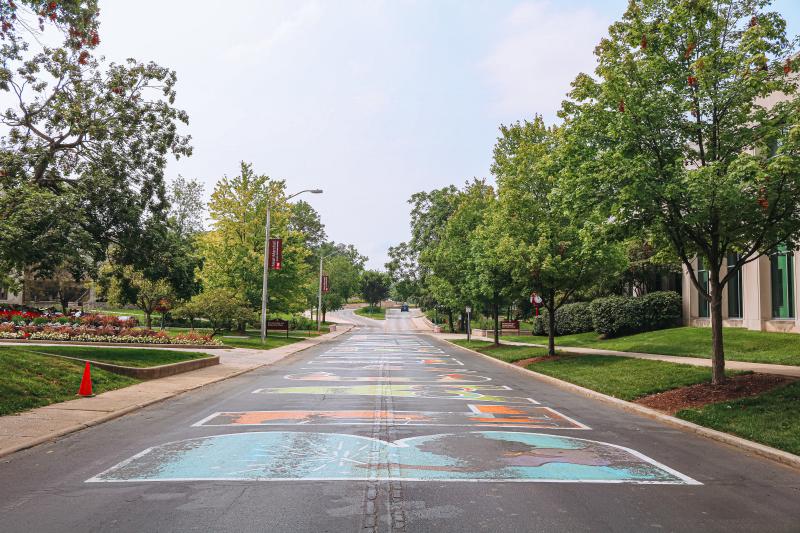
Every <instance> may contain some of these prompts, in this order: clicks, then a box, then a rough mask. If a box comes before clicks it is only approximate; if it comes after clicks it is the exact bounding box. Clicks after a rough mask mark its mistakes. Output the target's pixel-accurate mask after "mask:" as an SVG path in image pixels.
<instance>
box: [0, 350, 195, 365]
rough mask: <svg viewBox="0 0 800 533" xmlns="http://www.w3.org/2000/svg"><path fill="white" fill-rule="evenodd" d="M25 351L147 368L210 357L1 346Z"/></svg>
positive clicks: (149, 351)
mask: <svg viewBox="0 0 800 533" xmlns="http://www.w3.org/2000/svg"><path fill="white" fill-rule="evenodd" d="M9 349H13V350H18V351H23V352H25V353H28V354H36V355H64V356H67V357H76V358H79V359H89V360H92V361H99V362H101V363H111V364H112V365H121V366H134V367H138V368H146V367H150V366H159V365H168V364H171V363H180V362H182V361H189V360H192V359H200V358H203V357H210V356H209V354H206V353H200V352H183V351H173V350H149V349H145V348H114V347H112V348H107V347H105V346H97V347H94V346H26V347H24V348H22V347H20V348H16V347H15V348H4V347H3V348H0V351H6V350H9Z"/></svg>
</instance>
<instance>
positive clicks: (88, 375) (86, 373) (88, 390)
mask: <svg viewBox="0 0 800 533" xmlns="http://www.w3.org/2000/svg"><path fill="white" fill-rule="evenodd" d="M78 396H94V394H92V369H91V366H89V361H86V366H85V367H83V378H81V388H80V389H78Z"/></svg>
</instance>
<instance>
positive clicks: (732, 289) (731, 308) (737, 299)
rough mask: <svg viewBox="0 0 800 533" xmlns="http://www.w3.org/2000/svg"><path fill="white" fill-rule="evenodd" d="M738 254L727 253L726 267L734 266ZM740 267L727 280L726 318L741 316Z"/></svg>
mask: <svg viewBox="0 0 800 533" xmlns="http://www.w3.org/2000/svg"><path fill="white" fill-rule="evenodd" d="M738 260H739V254H728V269H729V270H730V269H733V268H734V267H735V266H736V261H738ZM742 310H743V306H742V269H739V271H738V272H736V274H735V275H734V276H733V277H732V278H731V279H729V280H728V318H742V316H743V315H742Z"/></svg>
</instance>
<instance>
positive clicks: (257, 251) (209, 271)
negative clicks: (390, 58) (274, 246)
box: [199, 162, 314, 312]
mask: <svg viewBox="0 0 800 533" xmlns="http://www.w3.org/2000/svg"><path fill="white" fill-rule="evenodd" d="M284 189H285V183H284V182H283V181H276V180H270V178H269V177H268V176H265V175H258V174H256V173H255V172H254V171H253V168H252V165H249V164H247V163H244V162H242V163H241V167H240V173H239V175H237V176H235V177H233V178H228V177H227V176H226V177H223V178H222V179H221V180H220V181H219V182H217V185H216V187H215V188H214V192H213V193H212V195H211V201H210V202H209V204H208V208H209V215H210V217H211V221H212V223H211V230H210V231H208V232H206V233H205V234H203V235H202V236H201V237H200V238H199V247H200V250H201V252H202V255H203V257H204V258H205V261H204V264H203V268H202V270H201V272H200V278H201V280H202V282H203V284H204V286H205V287H207V288H228V289H231V290H233V291H235V292H236V293H237V294H238V295H240V296H241V297H242V298H244V299H245V300H246V301H247V302H248V304H249V305H250V306H252V307H256V306H260V302H261V296H262V291H261V287H262V274H263V264H264V263H263V261H264V223H265V219H266V211H267V202H270V204H271V219H272V221H271V234H272V235H271V236H272V237H273V238H275V237H282V238H283V240H284V241H283V242H284V247H283V263H282V264H281V269H280V270H273V271H271V272H270V276H269V295H270V301H269V302H268V306H269V307H268V308H269V311H270V312H275V311H284V312H294V311H300V310H302V309H303V308H305V305H306V303H307V295H308V292H309V285H310V284H311V283H313V279H314V278H313V276H311V275H310V270H311V268H310V266H309V264H308V261H307V258H308V255H309V253H310V252H309V250H308V249H307V248H305V246H304V245H303V243H304V239H305V237H304V235H303V234H301V233H298V232H297V231H292V230H291V229H290V228H289V218H290V215H291V209H292V207H291V204H289V203H288V202H287V201H286V198H285V195H284Z"/></svg>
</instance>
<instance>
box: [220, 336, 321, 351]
mask: <svg viewBox="0 0 800 533" xmlns="http://www.w3.org/2000/svg"><path fill="white" fill-rule="evenodd" d="M289 334H290V335H294V332H291V331H290V332H289ZM229 335H230V336H229ZM240 335H241V334H240V333H235V332H234V333H230V334H227V333H226V334H225V335H218V336H216V337H214V338H215V339H217V340H220V341H222V342H223V343H224V344H225V346H232V347H234V348H252V349H255V350H271V349H273V348H279V347H281V346H286V345H287V344H293V343H295V342H300V341H301V340H303V339H304V338H307V337H289V338H286V333H285V332H283V331H270V332H269V335H267V338H266V339H265V342H264V344H261V334H260V333H259V334H256V335H252V334H248V335H247V338H246V339H239V338H232V337H231V336H233V337H238V336H240Z"/></svg>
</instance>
